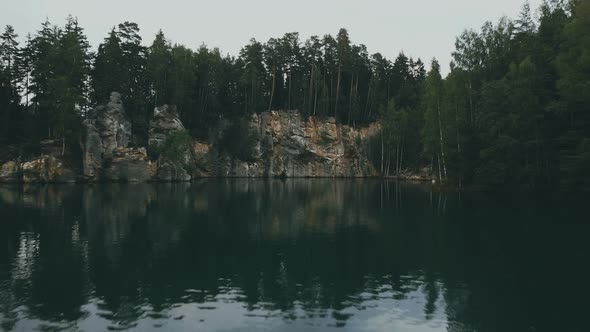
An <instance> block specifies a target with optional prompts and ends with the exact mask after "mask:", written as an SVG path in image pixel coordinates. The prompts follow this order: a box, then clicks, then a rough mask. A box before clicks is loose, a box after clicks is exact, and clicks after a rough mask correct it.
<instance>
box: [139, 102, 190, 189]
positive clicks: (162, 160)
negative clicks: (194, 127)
mask: <svg viewBox="0 0 590 332" xmlns="http://www.w3.org/2000/svg"><path fill="white" fill-rule="evenodd" d="M180 130H184V126H183V124H182V122H181V121H180V119H179V118H178V113H177V112H176V107H174V106H169V105H163V106H160V107H156V108H155V109H154V115H153V117H152V119H151V121H150V129H149V138H148V145H149V148H150V149H152V150H161V149H163V148H166V141H167V140H168V139H169V138H170V137H171V135H173V134H174V133H176V132H178V131H180ZM183 150H184V151H182V155H181V156H178V157H177V158H176V159H175V160H171V159H170V158H169V157H167V154H166V153H164V151H160V152H161V153H160V154H159V156H158V158H157V160H156V161H155V163H156V165H157V167H156V171H155V174H154V179H155V180H158V181H164V182H170V181H190V180H191V178H192V176H191V174H189V171H188V169H189V168H190V166H191V165H193V164H194V162H195V160H194V158H193V154H192V151H191V149H190V144H187V146H186V147H185V148H183Z"/></svg>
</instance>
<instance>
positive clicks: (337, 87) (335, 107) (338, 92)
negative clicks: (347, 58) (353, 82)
mask: <svg viewBox="0 0 590 332" xmlns="http://www.w3.org/2000/svg"><path fill="white" fill-rule="evenodd" d="M341 72H342V62H341V61H338V80H337V83H336V103H335V106H334V119H337V118H338V98H339V97H340V75H341Z"/></svg>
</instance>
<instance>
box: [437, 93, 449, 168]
mask: <svg viewBox="0 0 590 332" xmlns="http://www.w3.org/2000/svg"><path fill="white" fill-rule="evenodd" d="M436 108H437V111H438V131H439V134H440V154H441V157H442V166H443V171H444V173H443V174H444V176H445V179H446V178H447V166H446V164H445V150H444V143H443V142H444V138H443V131H442V120H441V118H440V117H441V115H440V100H438V101H437V107H436Z"/></svg>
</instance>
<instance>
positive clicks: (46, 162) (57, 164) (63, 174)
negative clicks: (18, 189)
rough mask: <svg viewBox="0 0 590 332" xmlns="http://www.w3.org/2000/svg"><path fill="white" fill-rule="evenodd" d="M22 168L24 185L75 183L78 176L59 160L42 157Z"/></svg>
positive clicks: (23, 165) (24, 164)
mask: <svg viewBox="0 0 590 332" xmlns="http://www.w3.org/2000/svg"><path fill="white" fill-rule="evenodd" d="M21 168H22V181H23V182H24V183H74V182H76V174H75V173H74V171H72V170H71V169H69V168H67V167H65V166H64V164H63V163H62V162H61V161H60V160H59V159H57V158H55V157H53V156H48V155H42V156H41V157H39V158H38V159H34V160H31V161H28V162H25V163H23V164H22V166H21Z"/></svg>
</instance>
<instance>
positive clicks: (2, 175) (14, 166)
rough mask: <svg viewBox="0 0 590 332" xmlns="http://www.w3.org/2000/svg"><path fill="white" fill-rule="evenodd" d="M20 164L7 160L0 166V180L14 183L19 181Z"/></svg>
mask: <svg viewBox="0 0 590 332" xmlns="http://www.w3.org/2000/svg"><path fill="white" fill-rule="evenodd" d="M20 179H21V176H20V165H19V163H17V162H15V161H8V162H6V163H5V164H4V165H2V167H0V182H2V183H16V182H20Z"/></svg>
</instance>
